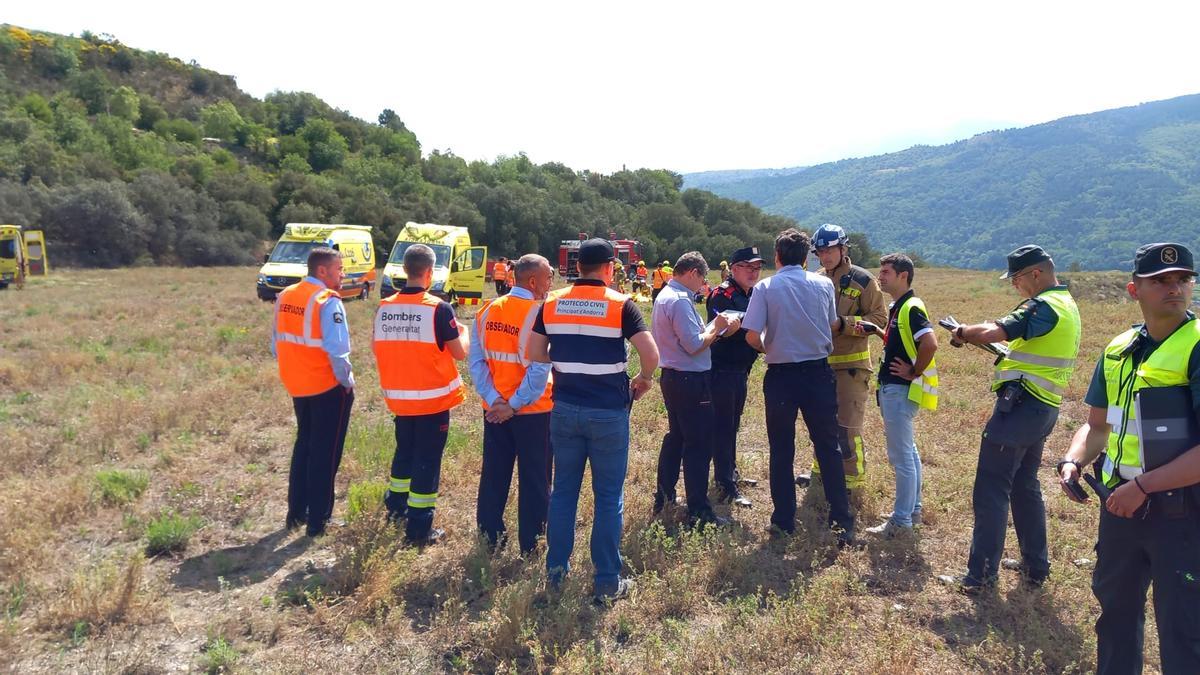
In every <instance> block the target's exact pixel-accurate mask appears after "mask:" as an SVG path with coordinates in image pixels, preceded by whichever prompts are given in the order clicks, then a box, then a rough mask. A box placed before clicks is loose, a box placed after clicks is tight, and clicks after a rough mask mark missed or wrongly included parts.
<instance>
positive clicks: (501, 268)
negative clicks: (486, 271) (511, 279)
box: [492, 262, 508, 281]
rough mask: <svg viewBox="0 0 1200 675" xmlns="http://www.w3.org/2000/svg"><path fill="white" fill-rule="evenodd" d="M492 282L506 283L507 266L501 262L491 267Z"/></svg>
mask: <svg viewBox="0 0 1200 675" xmlns="http://www.w3.org/2000/svg"><path fill="white" fill-rule="evenodd" d="M492 280H493V281H508V265H505V264H504V263H502V262H498V263H496V264H495V265H492Z"/></svg>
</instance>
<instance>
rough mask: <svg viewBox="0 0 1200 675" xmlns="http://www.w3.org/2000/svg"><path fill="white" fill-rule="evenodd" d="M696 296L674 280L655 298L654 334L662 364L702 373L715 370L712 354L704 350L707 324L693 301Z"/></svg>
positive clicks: (652, 329)
mask: <svg viewBox="0 0 1200 675" xmlns="http://www.w3.org/2000/svg"><path fill="white" fill-rule="evenodd" d="M694 295H695V294H694V293H692V292H691V291H689V290H688V289H687V287H686V286H684V285H683V284H681V283H679V282H678V281H676V280H674V279H671V280H670V281H668V282H667V285H666V286H664V287H663V289H662V291H660V292H659V294H658V297H657V298H655V299H654V311H653V313H652V314H651V315H650V333H651V335H653V336H654V342H655V344H657V345H658V365H659V366H660V367H662V368H670V369H671V370H683V371H687V372H690V373H697V372H699V373H702V372H705V371H708V370H712V354H711V353H710V352H709V351H708V348H707V347H704V346H703V345H704V337H703V334H704V321H703V320H702V319H701V318H700V312H698V311H696V303H695V302H693V301H692V297H693V296H694Z"/></svg>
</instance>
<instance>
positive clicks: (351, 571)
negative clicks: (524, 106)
mask: <svg viewBox="0 0 1200 675" xmlns="http://www.w3.org/2000/svg"><path fill="white" fill-rule="evenodd" d="M1068 276H1070V275H1068ZM1075 276H1077V279H1076V280H1075V281H1076V286H1077V288H1078V289H1079V290H1080V292H1081V293H1080V295H1081V298H1082V300H1081V303H1080V307H1081V311H1082V314H1083V321H1084V325H1085V328H1086V333H1085V336H1084V341H1083V348H1082V352H1081V356H1082V358H1081V361H1082V363H1083V364H1084V365H1083V367H1081V368H1080V370H1079V371H1078V372H1077V373H1076V375H1075V378H1074V380H1073V382H1072V384H1071V388H1070V392H1069V395H1068V397H1067V398H1068V401H1069V402H1068V403H1067V404H1066V405H1065V407H1064V410H1063V415H1062V417H1061V418H1060V421H1059V424H1058V427H1057V429H1056V430H1055V432H1054V435H1053V437H1052V438H1051V442H1050V443H1049V445H1048V448H1047V452H1046V457H1045V458H1044V460H1043V465H1044V469H1043V472H1042V484H1043V490H1044V492H1045V495H1046V503H1047V510H1048V516H1049V533H1050V553H1051V559H1052V562H1053V571H1052V577H1051V579H1050V581H1049V583H1048V585H1047V588H1046V590H1045V591H1044V592H1043V593H1040V594H1037V593H1032V592H1029V591H1027V590H1025V589H1023V588H1021V587H1019V585H1018V584H1017V580H1016V578H1015V577H1014V576H1013V575H1012V574H1011V573H1008V572H1005V573H1004V575H1005V576H1004V577H1003V578H1002V580H1001V587H1000V589H999V593H998V594H997V595H996V596H995V597H994V598H989V599H984V600H979V601H973V600H970V599H968V598H965V597H961V596H958V595H956V594H955V593H953V592H951V591H950V590H948V589H946V588H944V587H943V586H941V585H940V584H938V583H937V581H936V580H935V579H934V575H936V574H944V573H958V572H961V571H962V570H963V569H964V567H965V564H966V555H967V549H968V546H969V537H970V530H971V508H970V503H971V502H970V493H971V483H972V480H973V476H974V468H975V457H976V451H977V446H978V440H979V435H980V432H981V430H982V428H983V425H984V421H985V420H986V418H987V416H988V414H989V412H990V408H991V400H992V397H991V396H990V395H989V393H988V385H987V383H988V377H989V372H990V361H989V360H988V359H987V358H986V357H985V355H984V354H983V352H980V351H978V350H966V349H963V350H954V349H951V348H949V346H948V341H945V344H946V345H947V346H945V347H944V348H943V350H942V352H941V353H939V361H940V369H941V376H942V392H943V395H942V407H941V408H940V409H939V410H938V411H937V412H936V413H933V414H929V413H927V412H922V413H921V415H920V416H919V417H918V420H917V439H918V445H919V447H920V449H921V452H922V456H923V459H924V463H925V481H926V482H925V487H924V506H925V511H924V513H925V522H926V525H925V526H924V527H923V528H922V529H921V530H920V534H919V536H918V537H917V538H916V540H915V541H912V542H908V543H900V542H886V543H872V544H871V545H869V546H867V547H866V548H865V549H863V550H855V551H843V552H839V551H837V549H836V547H835V546H834V542H833V540H832V537H831V535H829V534H828V533H827V532H825V531H823V528H822V527H821V523H822V522H823V515H822V513H821V508H822V502H823V500H822V499H820V497H819V495H812V496H810V495H805V494H803V492H802V502H803V504H804V506H803V507H802V522H801V524H800V526H799V528H798V536H796V537H794V538H792V539H790V540H788V541H785V542H774V541H771V540H770V539H769V537H768V534H767V532H766V525H767V521H768V517H769V513H770V498H769V495H768V493H767V489H766V482H765V478H766V467H767V453H766V433H765V429H764V424H763V412H762V391H761V381H762V373H763V368H762V366H761V365H760V366H758V367H756V369H755V371H754V373H753V375H752V381H751V386H750V397H749V401H748V402H747V412H746V415H745V419H744V422H743V433H742V444H741V450H740V457H739V464H740V467H741V471H742V473H743V475H746V476H751V477H757V478H759V479H760V480H761V481H762V482H761V483H760V487H759V488H757V489H752V490H749V491H748V494H749V496H750V497H751V498H752V499H753V500H754V507H753V508H752V509H748V510H742V509H739V510H738V511H737V512H736V513H734V514H733V515H734V516H735V517H736V518H737V524H736V525H735V526H734V527H732V528H730V529H727V530H723V531H712V530H706V531H704V532H700V533H695V532H690V531H688V530H685V529H682V528H681V521H680V515H679V514H671V515H670V516H668V517H667V518H665V519H655V518H652V517H651V502H652V491H653V485H654V465H655V460H656V456H657V452H658V445H659V442H660V440H661V438H662V435H663V434H664V433H665V431H666V417H665V414H664V410H663V406H662V398H661V395H660V394H659V392H658V391H657V390H656V391H653V392H652V393H650V394H649V395H648V396H647V397H646V398H645V399H643V400H641V401H639V402H638V403H637V404H636V405H635V407H634V412H633V423H632V426H633V433H632V449H631V458H630V467H629V479H628V482H627V485H626V519H625V535H624V543H623V551H624V554H625V557H626V560H627V566H628V572H629V573H630V574H632V575H633V576H634V577H635V578H636V579H637V582H638V588H637V591H636V592H635V594H634V595H633V597H632V598H631V599H630V600H628V601H622V602H620V603H618V604H617V605H615V606H614V607H612V608H609V609H604V608H597V607H594V606H593V605H592V604H591V603H590V596H589V595H588V592H589V590H590V575H591V565H590V561H589V560H588V556H587V535H588V531H589V528H590V519H591V516H590V511H591V508H590V507H591V505H590V491H589V490H588V489H587V488H586V487H585V490H584V498H583V500H584V502H585V504H584V505H583V506H582V508H581V510H580V521H581V522H580V528H579V533H578V536H579V538H580V539H579V545H577V547H576V554H575V558H574V560H573V562H574V565H575V569H574V571H573V572H572V575H571V576H570V578H569V579H568V582H567V584H566V588H565V592H564V593H563V595H562V596H561V598H556V599H552V598H551V597H550V596H548V595H547V593H546V589H545V583H544V581H543V576H544V565H545V560H544V557H541V558H538V559H535V560H530V561H525V560H522V559H520V558H519V557H518V556H517V554H516V550H515V549H516V547H515V546H510V547H509V549H508V550H506V551H505V552H503V553H502V554H500V555H499V556H497V557H495V558H491V557H489V556H488V554H487V550H486V548H485V547H484V546H482V545H481V544H480V543H479V540H478V539H477V538H476V536H475V527H474V511H475V495H476V490H477V487H478V477H479V469H480V445H481V436H482V416H481V414H480V410H479V405H478V400H477V397H475V396H474V394H471V395H469V397H468V401H467V403H466V404H464V405H463V406H462V407H461V408H459V409H457V410H456V411H455V412H454V414H453V421H452V431H451V436H450V442H449V445H448V447H447V451H446V457H445V463H444V465H443V469H442V486H441V489H440V501H439V509H438V515H437V520H438V523H439V524H440V525H441V526H443V527H445V528H446V529H447V530H448V532H449V533H450V538H449V540H448V542H447V543H446V544H444V545H438V546H436V547H433V548H430V549H428V550H426V551H425V552H423V553H420V554H418V553H417V552H415V551H414V550H411V549H407V548H404V547H402V546H400V545H399V542H398V540H397V536H396V533H395V532H394V531H393V530H392V529H391V528H389V527H388V526H387V525H385V523H384V522H383V519H382V518H381V515H380V508H379V498H380V496H381V495H382V491H383V489H384V484H385V480H386V477H387V468H388V465H389V462H390V458H391V453H392V447H393V446H392V438H391V433H392V426H391V418H390V416H389V415H388V413H387V411H386V408H385V406H384V405H383V401H382V399H381V397H380V395H379V392H378V384H377V377H376V373H375V364H374V359H373V357H372V355H371V351H370V348H369V331H370V317H371V315H372V312H373V310H374V307H375V304H376V303H375V301H374V300H372V301H370V302H367V303H362V302H352V303H349V305H348V314H349V317H348V321H349V324H350V328H351V334H352V337H353V340H354V349H355V352H354V354H353V361H354V365H355V371H356V374H357V377H358V382H359V389H358V400H357V402H356V407H355V410H354V414H353V417H352V420H351V427H350V433H349V438H348V440H347V443H346V454H345V459H344V461H343V463H342V468H341V472H340V473H339V475H338V481H337V505H336V507H335V516H336V517H339V518H344V519H345V520H346V521H347V523H346V525H345V527H341V528H337V529H332V530H331V534H330V535H329V536H326V537H323V538H320V539H318V540H316V541H313V540H309V539H307V538H305V537H303V536H302V535H298V534H288V533H286V532H285V531H283V529H282V524H283V520H284V512H285V494H286V481H287V468H288V461H289V454H290V447H291V441H292V438H293V429H294V426H293V425H294V421H293V417H292V412H291V406H290V402H289V400H288V398H287V395H286V393H285V392H284V390H283V388H282V386H281V385H280V384H279V382H278V378H277V375H276V371H275V364H274V361H273V360H272V358H271V355H270V352H269V350H268V344H267V339H268V335H269V321H270V316H271V315H270V305H268V304H265V303H262V302H260V301H258V300H257V299H256V298H255V297H254V289H253V282H254V270H253V269H250V268H229V269H130V270H117V271H94V270H62V271H57V272H56V274H55V276H54V277H52V278H50V279H47V280H38V281H34V282H32V283H31V284H30V285H29V286H28V287H27V288H26V289H25V290H24V291H21V292H15V291H7V292H3V293H0V607H2V608H3V615H2V617H0V621H2V623H0V668H7V669H12V670H15V671H21V672H31V671H33V672H38V671H40V672H48V671H53V672H60V671H87V672H107V671H112V672H147V673H148V672H164V671H179V670H208V671H211V672H217V671H221V670H232V671H242V670H246V671H267V672H315V671H325V672H345V671H356V672H376V671H387V672H396V671H412V672H429V671H472V672H480V671H496V670H500V671H533V670H538V671H550V670H555V671H564V672H578V671H589V672H590V671H598V672H665V671H675V672H718V671H721V672H726V671H735V672H763V671H768V672H822V673H835V672H836V673H841V672H860V673H862V672H872V673H873V672H887V673H915V672H935V673H964V672H981V673H995V672H1022V673H1024V672H1034V673H1037V672H1087V671H1091V670H1094V663H1095V657H1094V651H1095V637H1094V634H1093V632H1092V622H1093V621H1094V619H1095V617H1096V614H1097V611H1098V610H1097V606H1096V603H1095V600H1094V599H1093V597H1092V595H1091V591H1090V588H1089V583H1090V569H1089V564H1088V561H1090V559H1092V558H1093V552H1092V545H1093V543H1094V539H1095V524H1096V513H1095V510H1094V508H1086V507H1082V506H1077V505H1074V504H1071V503H1070V502H1068V501H1067V500H1066V498H1065V497H1063V496H1062V495H1061V494H1060V492H1059V490H1058V488H1057V486H1056V485H1055V483H1054V478H1053V469H1052V467H1053V464H1054V462H1056V461H1057V459H1058V458H1059V457H1060V456H1061V455H1062V452H1063V450H1064V449H1065V446H1066V443H1067V440H1068V438H1069V437H1070V434H1071V432H1072V431H1073V430H1074V429H1075V428H1076V427H1077V426H1078V425H1079V424H1080V423H1081V421H1082V420H1083V417H1084V408H1083V406H1082V403H1081V399H1082V397H1083V393H1084V391H1085V389H1086V385H1087V380H1088V377H1089V376H1090V371H1091V366H1092V364H1094V363H1095V357H1096V355H1097V354H1098V353H1099V350H1100V349H1101V348H1102V346H1103V345H1104V344H1105V343H1106V342H1107V340H1108V339H1110V337H1111V336H1112V335H1114V334H1115V333H1117V332H1118V331H1120V330H1121V329H1122V328H1123V327H1125V326H1128V325H1129V323H1130V322H1132V321H1133V320H1135V318H1136V317H1137V308H1136V306H1135V305H1133V304H1130V303H1120V302H1118V301H1117V299H1116V298H1115V295H1116V294H1115V293H1114V292H1112V290H1111V289H1113V288H1119V286H1120V285H1119V283H1114V282H1113V281H1112V279H1113V278H1114V277H1111V276H1110V277H1105V276H1103V275H1075ZM995 277H996V275H995V274H991V273H976V272H957V271H948V270H932V271H931V270H919V271H918V275H917V290H918V293H919V294H920V295H921V296H922V297H923V298H924V299H925V301H926V303H927V304H928V306H929V307H930V311H931V312H932V313H933V314H934V315H935V316H942V315H944V314H948V313H952V314H954V315H955V316H956V317H958V318H959V319H961V320H966V321H971V320H983V319H986V318H993V317H996V316H999V315H1001V314H1002V313H1004V312H1005V311H1006V310H1008V309H1009V308H1010V307H1011V306H1012V305H1013V304H1015V302H1016V301H1017V298H1016V297H1015V296H1014V294H1013V291H1012V290H1011V289H1010V288H1009V287H1008V285H1007V283H1006V282H1001V281H998V280H996V278H995ZM1098 289H1099V290H1098ZM1101 296H1103V297H1101ZM943 335H944V334H943ZM874 344H875V349H876V354H878V342H875V343H874ZM463 370H464V374H465V368H464V369H463ZM867 419H868V421H867V430H866V441H867V444H868V452H869V453H870V454H869V458H868V462H869V468H868V471H869V479H870V480H869V488H868V494H867V498H866V503H865V507H864V509H863V511H862V512H861V513H860V522H861V523H862V526H864V527H865V526H869V525H872V524H876V523H877V522H879V520H878V514H880V513H882V512H886V511H889V510H890V507H891V496H892V493H893V489H892V474H891V470H890V468H889V467H888V466H887V464H886V459H885V454H884V452H883V447H882V444H883V430H882V423H881V421H880V419H879V417H878V412H877V408H875V407H874V406H872V407H871V408H869V414H868V418H867ZM806 438H807V437H806V435H805V434H804V433H803V425H802V424H801V434H800V441H799V442H800V443H801V444H802V447H801V449H800V452H799V457H800V458H801V459H800V460H799V461H798V468H806V467H807V465H808V464H809V462H810V454H809V453H807V452H806V451H805V449H804V447H803V446H804V444H806V443H807V441H806ZM681 489H682V487H681ZM814 497H815V498H814ZM515 501H516V500H515V498H514V499H511V500H510V509H509V514H508V522H509V524H510V527H513V528H514V529H515ZM1008 552H1009V554H1015V552H1016V541H1015V537H1014V536H1013V534H1012V533H1011V532H1010V534H1009V539H1008ZM1080 559H1087V560H1085V561H1083V562H1079V563H1077V562H1076V561H1078V560H1080ZM1153 635H1154V633H1153V619H1152V618H1150V620H1149V621H1148V625H1147V641H1146V648H1147V655H1148V656H1147V658H1148V660H1149V662H1150V663H1149V665H1150V668H1149V669H1150V670H1154V669H1156V668H1157V641H1156V640H1155V638H1154V637H1153Z"/></svg>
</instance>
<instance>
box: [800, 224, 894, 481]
mask: <svg viewBox="0 0 1200 675" xmlns="http://www.w3.org/2000/svg"><path fill="white" fill-rule="evenodd" d="M847 242H849V238H848V237H847V236H846V231H845V230H843V229H842V228H841V227H838V226H837V225H830V224H825V225H822V226H821V227H820V228H819V229H817V232H816V234H814V235H813V246H815V247H816V250H817V258H818V259H819V260H820V261H821V269H820V270H818V271H817V273H818V274H821V275H823V276H825V277H827V278H828V279H829V280H830V281H832V282H833V286H834V293H836V294H837V313H838V325H837V326H836V329H835V330H834V331H833V356H830V357H829V367H830V368H833V374H834V377H835V378H836V379H837V397H838V426H839V427H841V429H840V431H841V433H840V435H839V436H838V445H839V446H840V447H841V450H842V465H843V469H844V470H845V472H846V488H847V489H849V490H850V499H851V501H853V502H855V503H856V504H857V503H859V502H860V501H861V500H862V489H863V485H865V484H866V480H867V458H866V449H865V448H864V446H863V438H862V433H863V416H864V415H865V414H866V411H867V400H868V399H869V398H870V396H871V371H872V366H871V347H870V345H869V344H868V343H867V336H866V334H865V333H862V332H859V331H857V330H855V327H856V326H857V325H858V322H860V321H867V322H870V323H872V324H874V325H876V326H882V325H883V323H884V322H885V321H887V317H888V315H887V308H886V307H885V306H884V302H883V292H882V291H880V290H879V284H878V283H876V282H875V277H872V276H871V273H870V272H868V271H866V270H865V269H863V268H861V267H859V266H858V265H855V264H853V263H852V262H851V260H850V256H849V255H847V253H848V249H847ZM909 283H912V278H911V277H910V278H909ZM818 471H819V467H817V466H815V465H814V466H813V473H817V472H818ZM796 480H797V482H798V484H800V485H807V484H808V478H807V477H805V476H800V477H799V478H797V479H796Z"/></svg>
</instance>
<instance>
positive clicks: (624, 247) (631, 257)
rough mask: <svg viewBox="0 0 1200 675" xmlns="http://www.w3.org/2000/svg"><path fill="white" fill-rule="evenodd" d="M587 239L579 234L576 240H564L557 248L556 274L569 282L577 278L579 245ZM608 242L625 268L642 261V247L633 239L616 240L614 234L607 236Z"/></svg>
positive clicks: (581, 233) (583, 234)
mask: <svg viewBox="0 0 1200 675" xmlns="http://www.w3.org/2000/svg"><path fill="white" fill-rule="evenodd" d="M587 238H588V235H587V233H586V232H580V233H579V238H578V239H564V240H563V242H562V244H560V245H559V247H558V273H559V274H560V275H561V276H563V277H564V278H566V279H567V280H569V281H572V280H574V279H575V277H577V276H579V268H578V267H577V266H576V263H577V262H579V244H580V243H582V242H583V241H584V240H586V239H587ZM608 241H609V243H611V244H612V245H613V248H614V249H615V250H616V252H617V259H618V260H620V261H621V264H622V265H624V266H625V267H626V268H628V267H629V265H630V263H632V264H634V265H636V264H638V262H639V261H640V260H641V259H642V245H641V243H640V242H637V241H634V240H633V239H617V235H616V234H615V233H612V232H610V233H609V234H608Z"/></svg>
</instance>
